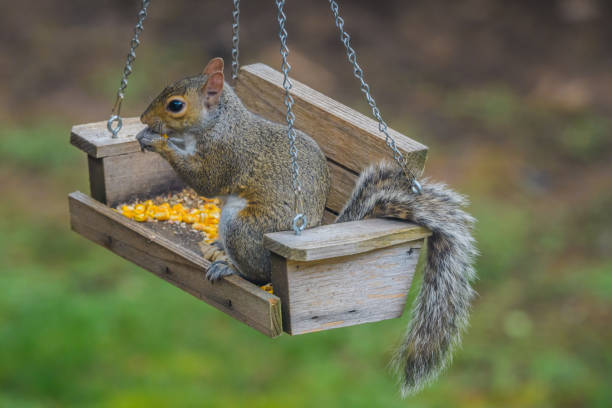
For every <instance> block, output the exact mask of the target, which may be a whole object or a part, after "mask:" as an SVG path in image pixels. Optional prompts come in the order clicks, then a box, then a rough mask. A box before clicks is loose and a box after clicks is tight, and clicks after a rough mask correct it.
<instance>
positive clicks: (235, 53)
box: [232, 0, 240, 79]
mask: <svg viewBox="0 0 612 408" xmlns="http://www.w3.org/2000/svg"><path fill="white" fill-rule="evenodd" d="M232 16H233V17H234V23H233V24H232V33H233V36H232V79H237V78H238V68H240V64H239V62H238V57H239V55H240V49H239V45H240V0H234V12H233V13H232Z"/></svg>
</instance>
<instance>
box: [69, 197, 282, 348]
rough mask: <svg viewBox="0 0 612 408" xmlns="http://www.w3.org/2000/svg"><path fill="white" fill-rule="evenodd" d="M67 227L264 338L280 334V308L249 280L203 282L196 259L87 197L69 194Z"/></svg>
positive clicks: (202, 264) (200, 261) (202, 263)
mask: <svg viewBox="0 0 612 408" xmlns="http://www.w3.org/2000/svg"><path fill="white" fill-rule="evenodd" d="M69 204H70V220H71V225H72V229H73V230H74V231H76V232H78V233H79V234H81V235H83V236H84V237H86V238H88V239H90V240H92V241H94V242H96V243H98V244H100V245H102V246H104V247H105V248H107V249H109V250H111V251H113V252H115V253H116V254H118V255H120V256H122V257H123V258H125V259H127V260H129V261H132V262H134V263H135V264H137V265H139V266H141V267H143V268H145V269H147V270H148V271H150V272H152V273H154V274H155V275H157V276H159V277H160V278H162V279H164V280H165V281H167V282H170V283H172V284H173V285H175V286H177V287H179V288H180V289H182V290H184V291H186V292H188V293H190V294H192V295H193V296H195V297H197V298H199V299H201V300H203V301H205V302H206V303H208V304H210V305H212V306H214V307H216V308H217V309H219V310H221V311H223V312H225V313H227V314H229V315H230V316H232V317H234V318H236V319H238V320H240V321H242V322H244V323H246V324H247V325H249V326H251V327H253V328H255V329H257V330H259V331H260V332H262V333H264V334H266V335H267V336H270V337H275V336H278V335H280V334H281V332H282V322H281V320H282V319H281V310H280V309H281V304H280V299H279V298H278V297H277V296H274V295H270V294H268V293H266V292H264V291H263V290H261V289H260V288H258V287H257V286H255V285H253V284H252V283H250V282H247V281H246V280H244V279H242V278H240V277H238V276H229V277H226V278H224V279H223V280H221V281H219V282H216V283H214V284H212V283H210V282H209V281H207V280H206V279H204V274H205V271H206V269H207V268H208V266H209V265H210V263H209V262H208V261H206V260H205V259H204V258H203V257H202V256H200V255H199V254H196V253H195V252H193V251H191V250H189V249H186V248H184V247H182V246H180V245H178V244H176V243H174V242H172V241H171V240H169V239H166V238H164V237H162V236H160V235H159V234H156V233H155V232H153V231H152V230H150V229H148V228H146V227H145V226H143V225H140V224H138V223H136V222H135V221H132V220H129V219H127V218H125V217H123V216H121V215H120V214H118V213H116V212H114V211H113V210H112V209H110V208H108V207H107V206H105V205H103V204H101V203H99V202H97V201H96V200H94V199H92V198H91V197H89V196H87V195H85V194H83V193H81V192H75V193H72V194H70V195H69Z"/></svg>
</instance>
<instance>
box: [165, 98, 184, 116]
mask: <svg viewBox="0 0 612 408" xmlns="http://www.w3.org/2000/svg"><path fill="white" fill-rule="evenodd" d="M184 107H185V102H183V101H181V100H179V99H173V100H171V101H170V102H168V106H166V109H168V110H169V111H170V112H172V113H179V112H180V111H182V110H183V108H184Z"/></svg>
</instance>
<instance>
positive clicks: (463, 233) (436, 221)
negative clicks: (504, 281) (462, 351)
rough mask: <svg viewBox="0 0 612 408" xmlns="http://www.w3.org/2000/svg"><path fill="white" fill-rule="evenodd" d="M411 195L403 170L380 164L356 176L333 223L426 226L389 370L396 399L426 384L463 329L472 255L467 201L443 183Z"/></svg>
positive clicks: (471, 294)
mask: <svg viewBox="0 0 612 408" xmlns="http://www.w3.org/2000/svg"><path fill="white" fill-rule="evenodd" d="M421 185H422V193H421V194H420V195H417V194H414V193H413V192H412V190H411V184H410V181H409V180H408V179H407V178H406V176H405V175H404V173H403V171H402V170H401V169H400V168H399V167H397V166H395V165H392V164H388V163H381V164H378V165H375V166H372V167H370V168H368V169H366V170H365V171H364V172H363V173H362V174H361V176H360V178H359V180H358V181H357V184H356V186H355V189H354V190H353V193H352V195H351V198H350V199H349V201H348V202H347V204H346V205H345V207H344V209H343V210H342V212H341V213H340V215H339V216H338V218H337V220H336V222H337V223H338V222H346V221H356V220H362V219H365V218H374V217H387V218H396V219H401V220H406V221H410V222H413V223H415V224H418V225H421V226H423V227H425V228H428V229H429V230H430V231H431V232H432V235H431V237H429V239H428V244H427V262H426V264H425V267H424V274H423V283H422V286H421V289H420V292H419V294H418V296H417V299H416V300H415V304H414V305H413V308H412V315H411V322H410V324H409V326H408V330H407V332H406V335H405V337H404V339H403V341H402V344H401V346H400V347H399V348H398V350H397V351H396V352H395V355H394V357H393V360H392V367H393V368H394V369H395V371H396V372H397V373H398V375H399V378H400V381H401V392H402V396H403V397H405V396H407V395H411V394H414V393H416V392H418V391H420V390H421V389H422V388H423V387H425V386H426V385H428V384H429V383H430V382H432V381H433V380H434V379H435V378H436V377H437V376H438V374H439V373H440V372H441V371H442V370H443V369H444V368H445V367H446V366H447V365H448V364H449V362H450V360H451V358H452V353H453V349H454V348H455V347H457V346H458V345H459V343H460V341H461V334H462V332H463V331H464V330H465V328H466V327H467V325H468V317H469V309H470V301H471V299H472V298H473V297H474V294H475V292H474V290H473V289H472V287H471V286H470V282H471V281H473V280H474V279H475V277H476V272H475V270H474V267H473V263H474V259H475V257H476V256H477V254H478V251H477V249H476V247H475V241H474V239H473V238H472V235H471V230H472V227H473V224H474V221H475V220H474V218H473V217H472V216H471V215H469V214H468V213H466V212H465V211H464V210H463V209H462V207H464V206H466V205H467V204H468V202H467V199H466V198H465V197H463V196H462V195H460V194H457V193H455V192H454V191H452V190H450V189H449V188H448V187H446V186H445V185H443V184H435V183H430V182H429V181H427V180H423V181H422V182H421Z"/></svg>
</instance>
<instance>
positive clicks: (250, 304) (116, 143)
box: [69, 64, 430, 337]
mask: <svg viewBox="0 0 612 408" xmlns="http://www.w3.org/2000/svg"><path fill="white" fill-rule="evenodd" d="M282 82H283V75H282V74H281V73H280V72H278V71H276V70H274V69H272V68H270V67H268V66H266V65H263V64H254V65H249V66H245V67H242V68H241V71H240V77H239V80H238V81H237V82H236V84H235V90H236V92H237V94H238V96H239V97H240V98H241V99H242V101H243V102H244V104H245V105H246V106H247V108H249V109H250V110H251V111H253V112H254V113H257V114H259V115H261V116H263V117H266V118H268V119H270V120H273V121H276V122H281V123H282V122H283V121H284V115H285V109H286V108H285V105H284V104H283V96H284V92H285V91H284V89H283V86H282ZM291 93H292V95H293V97H294V98H295V106H294V113H295V115H296V122H295V123H296V127H297V128H298V129H301V130H303V131H304V132H306V133H307V134H309V135H310V136H312V137H313V138H314V139H315V140H316V141H317V143H318V144H319V146H321V149H322V150H323V151H324V153H325V155H326V157H327V160H328V164H329V169H330V174H331V180H332V183H331V191H330V194H329V198H328V200H327V205H326V207H327V208H326V215H325V217H324V224H330V223H331V222H332V221H333V220H334V217H335V215H336V214H337V213H338V212H339V211H340V210H341V209H342V206H343V205H344V203H345V202H346V201H347V199H348V197H349V195H350V193H351V191H352V189H353V187H354V184H355V180H356V179H357V175H358V173H359V172H360V171H361V170H362V169H364V168H365V167H367V166H368V165H369V164H371V163H375V162H378V161H380V160H383V159H387V158H388V155H389V153H388V150H387V146H386V145H385V140H384V137H383V136H382V135H381V134H380V132H379V131H378V124H377V122H375V121H374V120H371V119H369V118H367V117H366V116H364V115H362V114H360V113H358V112H356V111H354V110H353V109H351V108H348V107H346V106H344V105H342V104H340V103H338V102H336V101H334V100H332V99H330V98H328V97H326V96H325V95H322V94H321V93H319V92H317V91H314V90H313V89H311V88H309V87H307V86H306V85H304V84H301V83H299V82H297V81H293V88H292V90H291ZM143 127H144V125H142V124H141V123H140V121H139V120H138V118H132V119H125V120H124V126H123V129H122V130H121V132H120V133H119V137H118V138H116V139H113V138H111V136H110V134H109V132H108V131H107V129H106V121H104V122H99V123H92V124H86V125H78V126H74V127H73V129H72V133H71V136H70V142H71V143H72V144H73V145H74V146H76V147H78V148H79V149H81V150H82V151H84V152H85V153H87V159H88V162H89V181H90V188H91V196H88V195H86V194H84V193H81V192H78V191H77V192H74V193H72V194H70V195H69V204H70V221H71V226H72V229H73V230H74V231H76V232H78V233H79V234H81V235H83V236H84V237H86V238H88V239H90V240H92V241H94V242H96V243H98V244H100V245H102V246H104V247H106V248H107V249H109V250H111V251H113V252H115V253H116V254H118V255H120V256H122V257H123V258H125V259H127V260H130V261H132V262H134V263H135V264H137V265H139V266H141V267H142V268H144V269H147V270H149V271H150V272H152V273H154V274H155V275H157V276H159V277H160V278H162V279H164V280H166V281H167V282H170V283H171V284H173V285H175V286H177V287H179V288H180V289H182V290H184V291H186V292H188V293H190V294H192V295H193V296H195V297H197V298H199V299H201V300H203V301H205V302H206V303H209V304H210V305H212V306H214V307H216V308H217V309H219V310H221V311H223V312H225V313H227V314H229V315H230V316H233V317H235V318H236V319H238V320H240V321H242V322H244V323H246V324H248V325H249V326H251V327H253V328H255V329H257V330H259V331H260V332H262V333H264V334H266V335H268V336H270V337H275V336H278V335H280V334H281V333H282V332H283V331H285V332H287V333H289V334H291V335H295V334H303V333H310V332H314V331H320V330H327V329H332V328H337V327H343V326H350V325H355V324H361V323H366V322H374V321H379V320H385V319H390V318H395V317H399V316H401V314H402V312H403V310H404V307H405V303H406V297H407V294H408V290H409V289H410V284H411V281H412V276H413V273H414V270H415V269H416V265H417V262H418V259H419V254H420V252H421V251H420V250H421V248H422V247H423V245H424V241H425V239H426V237H427V236H429V235H430V232H429V231H428V230H426V229H424V228H422V227H420V226H417V225H414V224H410V223H406V222H400V221H395V220H385V219H370V220H364V221H356V222H349V223H342V224H330V225H323V226H320V227H317V228H312V229H309V230H306V231H304V232H303V233H302V235H301V236H296V235H294V233H293V232H278V233H273V234H267V235H266V236H265V245H266V248H267V249H269V250H270V251H271V253H272V284H273V287H274V295H271V294H269V293H267V292H265V291H264V290H262V289H260V288H259V287H258V286H256V285H254V284H252V283H250V282H248V281H246V280H244V279H242V278H240V277H238V276H229V277H225V278H223V279H222V280H221V281H219V282H216V283H214V284H212V283H210V282H209V281H207V280H206V279H205V278H204V276H205V273H206V269H207V268H208V266H209V265H210V262H209V261H207V260H206V259H204V257H203V256H202V255H201V253H200V251H199V249H198V247H197V242H196V240H194V239H190V238H189V237H184V236H180V235H176V234H174V233H172V232H171V231H169V230H167V229H163V228H160V225H159V224H161V223H138V222H136V221H133V220H131V219H128V218H125V217H124V216H122V215H121V214H119V213H117V212H115V211H113V209H112V208H111V207H114V206H116V205H117V204H120V203H123V202H128V201H130V200H134V199H146V198H151V197H154V196H156V195H159V194H161V193H167V192H169V191H174V190H178V189H180V188H182V187H184V185H183V183H182V182H181V180H180V179H179V178H178V176H177V175H176V174H175V173H174V170H172V168H171V167H170V165H169V164H168V163H167V162H166V161H165V160H163V159H162V158H161V157H160V156H159V155H157V154H156V153H150V152H146V153H142V152H141V151H140V146H139V144H138V142H137V141H136V139H135V138H134V136H135V135H136V134H137V133H138V132H139V131H140V130H141V129H142V128H143ZM389 132H390V134H391V135H392V137H393V138H394V139H395V141H396V143H397V147H398V148H399V150H400V151H401V152H402V153H403V154H404V155H406V156H408V157H409V158H410V160H411V161H412V162H416V163H418V164H419V166H420V167H421V170H422V168H423V166H424V164H425V158H426V155H427V148H426V147H425V146H423V145H422V144H420V143H417V142H415V141H413V140H411V139H410V138H408V137H406V136H404V135H402V134H400V133H398V132H396V131H393V130H391V129H389Z"/></svg>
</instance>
